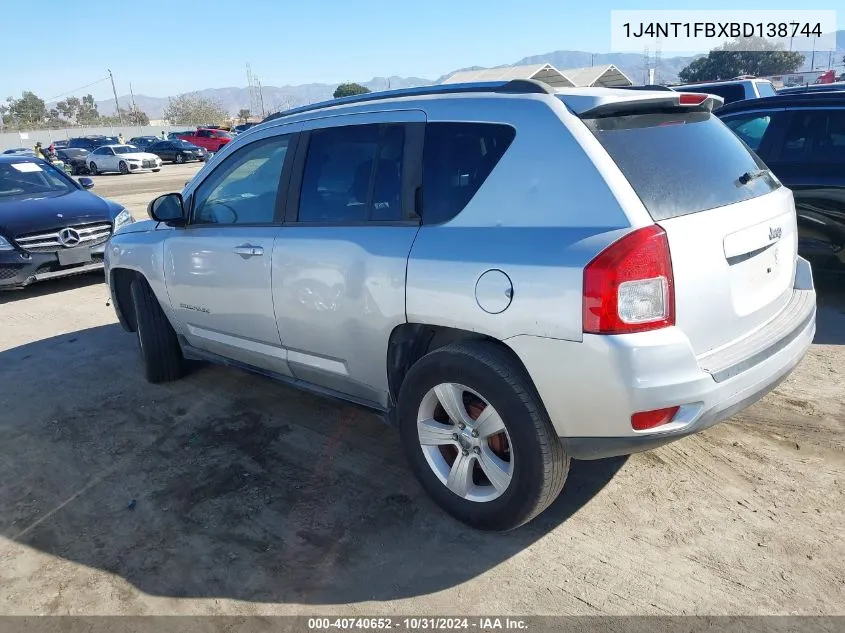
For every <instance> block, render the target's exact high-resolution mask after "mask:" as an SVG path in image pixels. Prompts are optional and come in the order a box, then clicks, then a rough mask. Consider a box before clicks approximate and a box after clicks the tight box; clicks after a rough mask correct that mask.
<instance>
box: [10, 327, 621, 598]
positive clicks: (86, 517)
mask: <svg viewBox="0 0 845 633" xmlns="http://www.w3.org/2000/svg"><path fill="white" fill-rule="evenodd" d="M134 345H135V343H134V340H133V338H132V336H131V335H129V334H126V333H124V332H122V331H121V330H120V329H119V328H118V326H116V325H111V326H103V327H97V328H91V329H87V330H82V331H78V332H74V333H72V334H69V335H66V336H58V337H54V338H51V339H46V340H43V341H39V342H37V343H32V344H28V345H24V346H21V347H18V348H14V349H12V350H9V351H7V352H3V353H0V385H3V387H2V391H0V534H2V535H3V536H5V537H6V538H9V539H13V540H15V541H17V542H19V543H22V544H25V545H28V546H30V547H33V548H36V549H38V550H41V551H43V552H46V553H48V554H51V555H53V556H58V557H62V558H64V559H67V560H70V561H74V562H77V563H81V564H83V565H87V566H89V567H92V568H97V569H102V570H105V571H108V572H110V573H113V574H117V575H119V576H121V577H123V578H125V579H126V580H128V581H129V582H131V583H132V584H133V585H135V586H136V587H138V588H139V589H140V590H142V591H144V592H146V593H149V594H153V595H164V596H171V597H216V598H233V599H239V600H251V601H261V602H292V601H295V602H301V603H312V604H343V603H350V602H358V601H363V600H390V599H394V598H404V597H411V596H418V595H423V594H428V593H431V592H436V591H441V590H444V589H449V588H451V587H455V586H457V585H459V584H461V583H463V582H465V581H467V580H469V579H471V578H473V577H476V576H478V575H480V574H483V573H484V572H486V571H488V570H490V569H491V568H493V567H495V566H496V565H498V564H499V563H502V562H503V561H505V560H507V559H508V558H510V557H511V556H513V555H515V554H517V553H519V552H520V551H522V550H523V549H524V548H526V547H528V546H529V545H531V544H532V543H534V542H535V541H537V540H538V539H540V538H541V537H543V536H544V535H545V534H547V533H548V532H550V531H551V530H554V529H555V528H556V527H558V526H559V525H561V524H562V523H563V522H564V521H566V520H567V518H569V517H570V516H572V515H573V513H575V512H577V511H578V510H579V509H580V508H582V507H583V506H584V505H585V504H587V503H588V502H589V501H590V499H592V498H593V497H594V496H595V495H596V494H597V493H598V492H599V491H600V490H601V489H602V488H603V487H604V486H605V485H606V484H607V482H608V481H609V480H610V479H611V478H612V477H613V475H614V474H615V473H616V472H617V471H618V470H619V468H621V466H622V465H623V464H624V462H625V460H624V459H612V460H604V461H598V462H574V463H573V467H572V471H571V474H570V476H569V479H568V481H567V483H566V488H565V490H564V494H563V495H562V496H561V497H560V498H559V499H558V501H557V502H556V503H555V504H554V505H553V506H552V507H551V508H550V509H549V510H548V511H547V512H546V513H545V514H543V515H542V516H541V517H540V518H539V519H538V520H536V521H534V522H533V523H531V524H529V525H528V526H525V527H523V528H522V529H520V530H517V531H515V532H511V533H509V534H504V535H493V534H483V533H479V532H475V531H473V530H470V529H468V528H465V527H463V526H462V525H460V524H458V523H456V522H454V521H452V520H451V519H449V518H448V517H446V516H445V515H444V514H443V513H442V512H440V510H438V509H437V508H436V507H435V506H433V504H432V503H431V502H430V501H429V500H428V498H427V497H426V496H425V495H424V494H423V493H422V491H421V489H420V488H419V486H418V485H417V483H416V481H415V480H414V479H413V478H412V476H411V474H410V472H409V470H408V469H407V467H406V465H405V461H404V458H403V456H402V454H401V450H400V446H399V441H398V436H397V434H396V433H395V432H394V431H392V430H390V429H388V428H387V427H385V426H384V425H383V424H382V423H381V422H379V421H378V420H377V419H376V418H375V417H373V416H371V415H369V414H368V413H365V412H361V411H360V410H358V409H354V408H351V407H347V406H344V405H338V404H334V403H331V402H327V401H323V400H320V399H317V398H314V397H311V396H307V395H302V394H299V393H297V392H294V391H291V390H289V389H287V388H285V387H283V386H280V385H278V384H277V383H274V382H272V381H269V380H266V379H263V378H260V377H256V376H252V375H248V374H245V373H242V372H237V371H234V370H229V369H226V368H222V367H211V366H201V367H199V368H197V369H196V370H195V371H194V372H192V373H191V374H190V375H189V376H188V377H186V378H185V379H183V380H181V381H178V382H176V383H172V384H169V385H164V386H157V387H156V386H151V385H148V384H146V383H145V382H143V380H142V379H141V372H140V367H139V365H138V361H137V354H136V350H135V347H134ZM46 386H49V388H45V387H46Z"/></svg>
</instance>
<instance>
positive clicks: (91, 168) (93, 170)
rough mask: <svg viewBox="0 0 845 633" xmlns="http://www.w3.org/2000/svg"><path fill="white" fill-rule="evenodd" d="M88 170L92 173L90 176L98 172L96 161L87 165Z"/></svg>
mask: <svg viewBox="0 0 845 633" xmlns="http://www.w3.org/2000/svg"><path fill="white" fill-rule="evenodd" d="M88 171H90V172H91V175H92V176H96V175H97V174H98V173H99V172H98V171H97V164H96V163H91V164H90V165H88Z"/></svg>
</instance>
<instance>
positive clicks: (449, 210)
mask: <svg viewBox="0 0 845 633" xmlns="http://www.w3.org/2000/svg"><path fill="white" fill-rule="evenodd" d="M515 136H516V130H514V128H512V127H510V126H509V125H501V124H495V123H428V124H426V126H425V147H424V150H423V205H422V207H423V208H422V219H423V223H425V224H440V223H443V222H448V221H449V220H451V219H452V218H454V217H455V216H456V215H457V214H458V213H460V212H461V211H462V210H463V208H464V207H465V206H466V205H467V204H469V201H470V200H472V198H473V196H475V194H476V192H477V191H478V190H479V189H480V188H481V185H483V184H484V181H485V180H487V177H488V176H489V175H490V172H492V171H493V168H494V167H495V166H496V164H497V163H498V162H499V161H500V160H501V158H502V156H504V154H505V152H506V151H507V149H508V147H510V144H511V143H512V142H513V139H514V137H515Z"/></svg>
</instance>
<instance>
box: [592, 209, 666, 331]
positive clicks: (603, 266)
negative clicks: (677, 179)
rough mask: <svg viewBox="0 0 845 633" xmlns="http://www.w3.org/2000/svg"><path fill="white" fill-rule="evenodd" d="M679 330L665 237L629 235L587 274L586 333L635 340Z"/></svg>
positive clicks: (655, 232) (658, 232) (647, 230)
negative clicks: (652, 332)
mask: <svg viewBox="0 0 845 633" xmlns="http://www.w3.org/2000/svg"><path fill="white" fill-rule="evenodd" d="M674 324H675V288H674V279H673V277H672V258H671V255H670V254H669V241H668V239H667V238H666V232H665V231H664V230H663V229H662V228H661V227H660V226H658V225H656V224H654V225H652V226H647V227H644V228H641V229H638V230H636V231H634V232H633V233H629V234H628V235H626V236H625V237H623V238H622V239H621V240H618V241H616V242H614V243H613V244H611V245H610V246H608V247H607V248H606V249H605V250H603V251H602V252H601V253H599V254H598V255H597V256H596V257H595V258H594V259H593V261H591V262H590V263H589V264H587V267H586V268H585V269H584V326H583V327H584V332H586V333H589V334H631V333H634V332H645V331H648V330H656V329H659V328H663V327H667V326H670V325H674Z"/></svg>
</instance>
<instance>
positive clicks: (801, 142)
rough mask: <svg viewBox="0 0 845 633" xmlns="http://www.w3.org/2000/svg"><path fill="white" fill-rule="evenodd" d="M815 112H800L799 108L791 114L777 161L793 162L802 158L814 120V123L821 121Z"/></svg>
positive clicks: (810, 136) (811, 134)
mask: <svg viewBox="0 0 845 633" xmlns="http://www.w3.org/2000/svg"><path fill="white" fill-rule="evenodd" d="M817 114H818V113H816V112H802V111H800V110H797V111H795V112H794V113H793V114H792V119H791V120H790V121H789V127H787V129H786V135H785V136H784V138H783V145H782V146H781V149H780V154H779V155H778V160H779V161H782V162H795V161H801V160H802V159H803V158H804V155H805V154H806V153H807V149H808V148H809V147H810V140H811V139H812V136H813V124H814V122H815V123H816V124H819V123H822V122H821V121H820V120H818V119H819V117H817V116H816V115H817Z"/></svg>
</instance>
